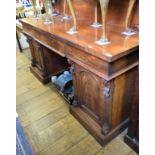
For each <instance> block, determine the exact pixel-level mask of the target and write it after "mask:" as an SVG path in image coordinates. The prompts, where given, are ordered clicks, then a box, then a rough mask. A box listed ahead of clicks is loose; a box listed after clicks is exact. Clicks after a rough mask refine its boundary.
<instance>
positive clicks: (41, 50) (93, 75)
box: [21, 0, 139, 145]
mask: <svg viewBox="0 0 155 155" xmlns="http://www.w3.org/2000/svg"><path fill="white" fill-rule="evenodd" d="M80 2H81V7H80V5H79V4H80ZM102 2H108V1H102ZM114 2H115V3H117V5H118V6H119V7H118V8H117V7H116V8H115V9H116V10H117V9H118V10H119V9H120V8H121V9H122V10H123V11H124V12H127V10H125V9H124V8H123V7H124V5H126V7H127V8H128V3H127V2H124V1H123V2H122V3H121V2H120V1H117V2H116V1H114V0H113V1H110V2H109V7H108V8H109V9H108V17H107V24H106V25H107V31H106V33H107V36H108V38H109V40H110V44H108V45H103V46H101V45H97V44H96V43H95V42H96V41H97V40H98V39H100V37H101V36H102V33H103V32H102V28H99V29H94V28H92V27H91V26H90V25H88V22H90V19H89V18H88V20H87V19H86V17H85V16H83V17H82V16H81V15H82V14H83V15H85V11H86V10H85V9H84V8H83V6H85V7H88V6H87V3H86V1H83V2H82V1H81V0H78V1H73V5H74V9H75V14H76V13H77V11H78V12H80V13H79V15H78V14H76V16H78V17H77V25H78V33H77V34H74V35H70V34H68V33H67V32H68V30H69V29H70V27H72V24H73V21H72V20H73V19H72V20H69V21H64V20H62V16H61V15H60V16H56V17H54V19H53V20H54V22H53V23H52V24H49V25H45V24H44V16H42V17H41V18H40V19H38V20H34V19H32V18H27V19H22V20H21V22H22V24H23V29H24V33H25V34H26V35H27V36H28V38H31V40H32V41H31V42H32V43H31V42H30V44H32V47H30V48H31V53H32V59H33V60H34V61H32V65H31V67H30V68H31V71H32V72H33V73H34V74H35V76H36V77H38V79H40V80H41V81H42V82H44V81H46V82H48V80H49V79H50V78H49V77H50V76H51V75H54V74H55V71H56V70H58V69H59V68H61V69H62V70H63V69H67V67H70V70H71V72H72V75H73V87H74V101H73V103H72V105H71V106H70V107H69V109H70V112H71V113H72V114H73V115H74V116H75V117H76V118H77V120H78V121H79V122H80V123H81V124H83V126H84V127H85V128H86V129H87V130H88V131H89V132H90V133H91V134H92V135H93V136H94V137H95V138H96V139H97V140H98V141H99V142H100V143H101V144H102V145H105V144H106V143H107V142H108V141H110V140H111V139H112V138H114V137H115V136H116V135H118V134H119V133H120V132H121V131H123V130H124V129H125V127H126V125H127V123H128V121H129V107H130V105H131V103H132V92H133V91H134V83H133V82H134V80H135V77H136V71H137V66H138V59H139V56H138V53H139V51H138V44H139V43H138V41H139V39H138V27H136V25H134V26H135V31H137V33H136V34H135V35H133V36H130V37H126V36H124V35H122V32H123V31H124V25H123V24H122V22H121V23H119V24H118V23H115V22H113V20H112V18H110V16H111V15H113V19H115V18H116V16H117V18H118V17H119V16H121V15H120V14H115V15H114V14H113V13H114V12H115V9H114V8H113V9H114V10H110V8H111V7H112V6H113V5H114ZM103 4H104V3H103ZM106 4H108V3H106ZM111 5H112V6H111ZM136 5H138V3H136ZM90 6H92V4H91V3H90ZM90 6H89V7H90ZM103 6H104V5H103ZM107 6H108V5H106V6H105V12H106V9H107ZM113 7H114V6H113ZM101 8H102V7H101ZM127 8H126V9H127ZM136 10H137V7H136ZM103 12H104V10H103ZM103 12H102V13H103ZM133 12H134V11H133ZM103 16H104V15H103ZM122 16H123V17H124V22H125V18H126V13H125V15H122ZM122 16H121V17H122ZM135 16H137V14H135ZM121 17H120V18H121ZM134 19H137V18H134ZM117 20H121V19H117ZM84 21H86V22H84ZM122 21H123V20H122ZM103 27H104V26H103ZM55 60H56V61H58V63H56V61H55ZM33 62H35V64H34V63H33ZM60 62H63V63H60ZM49 64H50V65H49ZM50 66H51V67H50ZM47 71H49V72H48V74H47Z"/></svg>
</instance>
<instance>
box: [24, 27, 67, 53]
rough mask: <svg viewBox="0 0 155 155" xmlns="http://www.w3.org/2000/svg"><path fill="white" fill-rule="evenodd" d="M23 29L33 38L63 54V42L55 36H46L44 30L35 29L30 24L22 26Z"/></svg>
mask: <svg viewBox="0 0 155 155" xmlns="http://www.w3.org/2000/svg"><path fill="white" fill-rule="evenodd" d="M24 31H25V32H27V33H28V34H30V35H31V36H33V37H34V39H35V40H37V41H38V42H40V43H41V44H43V45H44V46H46V47H47V48H50V49H51V50H52V51H54V52H56V53H57V54H59V55H61V56H65V44H64V43H63V42H61V41H59V40H57V39H56V38H53V37H50V36H47V34H45V33H44V32H42V31H40V30H35V29H33V28H32V27H30V26H28V25H27V26H24Z"/></svg>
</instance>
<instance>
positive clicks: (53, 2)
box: [52, 0, 59, 16]
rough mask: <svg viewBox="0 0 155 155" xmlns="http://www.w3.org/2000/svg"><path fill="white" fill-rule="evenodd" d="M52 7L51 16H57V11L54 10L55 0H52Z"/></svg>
mask: <svg viewBox="0 0 155 155" xmlns="http://www.w3.org/2000/svg"><path fill="white" fill-rule="evenodd" d="M52 8H53V10H52V16H58V15H59V13H58V11H57V10H56V1H55V0H52Z"/></svg>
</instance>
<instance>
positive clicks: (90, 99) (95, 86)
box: [75, 65, 104, 125]
mask: <svg viewBox="0 0 155 155" xmlns="http://www.w3.org/2000/svg"><path fill="white" fill-rule="evenodd" d="M75 76H76V88H77V90H76V91H77V92H76V93H77V94H76V96H77V102H78V105H79V106H80V107H81V108H82V109H83V110H84V111H85V112H86V113H87V114H89V115H90V116H91V117H92V118H93V119H95V120H96V121H97V122H98V123H99V124H101V125H102V123H103V113H104V112H103V111H104V96H103V91H102V90H103V86H104V85H103V82H102V79H101V78H99V77H98V76H96V75H94V74H93V73H91V72H89V71H87V70H85V69H84V68H82V67H80V66H78V65H76V68H75Z"/></svg>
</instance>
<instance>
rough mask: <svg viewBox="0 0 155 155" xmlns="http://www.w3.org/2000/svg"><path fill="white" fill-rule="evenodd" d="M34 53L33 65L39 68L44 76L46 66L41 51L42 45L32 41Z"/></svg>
mask: <svg viewBox="0 0 155 155" xmlns="http://www.w3.org/2000/svg"><path fill="white" fill-rule="evenodd" d="M33 46H34V55H35V62H36V64H35V66H36V67H37V68H38V69H39V71H40V72H42V76H46V74H47V73H46V72H47V71H46V66H45V60H44V53H43V48H44V47H43V46H42V45H41V44H40V43H38V42H36V41H34V42H33Z"/></svg>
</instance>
